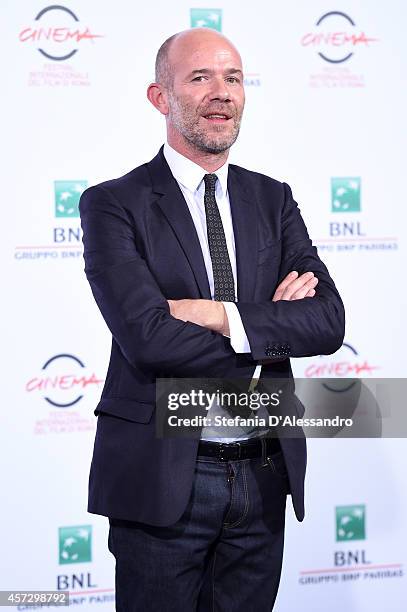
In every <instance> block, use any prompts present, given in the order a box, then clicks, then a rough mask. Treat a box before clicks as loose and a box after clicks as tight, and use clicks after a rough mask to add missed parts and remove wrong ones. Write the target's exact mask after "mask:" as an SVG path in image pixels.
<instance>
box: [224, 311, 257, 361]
mask: <svg viewBox="0 0 407 612" xmlns="http://www.w3.org/2000/svg"><path fill="white" fill-rule="evenodd" d="M222 304H223V305H224V307H225V311H226V316H227V318H228V322H229V330H230V344H231V345H232V349H233V350H234V351H235V353H251V349H250V344H249V340H248V338H247V336H246V332H245V330H244V327H243V323H242V319H241V316H240V313H239V311H238V309H237V306H236V304H234V303H233V302H222Z"/></svg>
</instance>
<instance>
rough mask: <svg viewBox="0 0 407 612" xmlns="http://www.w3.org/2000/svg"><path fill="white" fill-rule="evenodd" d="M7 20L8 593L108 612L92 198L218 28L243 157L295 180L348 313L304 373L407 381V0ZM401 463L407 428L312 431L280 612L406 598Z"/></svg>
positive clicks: (256, 3)
mask: <svg viewBox="0 0 407 612" xmlns="http://www.w3.org/2000/svg"><path fill="white" fill-rule="evenodd" d="M0 15H1V19H0V23H1V30H2V32H1V40H2V43H3V51H2V53H1V56H0V61H1V63H2V67H1V68H2V70H1V73H2V74H3V76H4V77H5V78H4V80H3V92H2V96H1V104H2V106H3V109H2V117H3V128H2V132H3V137H2V141H3V145H4V147H3V148H4V157H3V161H2V169H3V171H4V177H3V181H2V184H3V192H2V193H3V220H4V223H3V232H2V239H1V244H2V249H3V257H2V261H3V281H4V282H3V285H4V289H5V290H4V292H3V299H2V306H3V308H4V314H3V317H2V322H3V324H4V325H3V331H2V340H3V351H2V353H3V358H4V365H3V372H4V374H5V377H4V379H3V384H4V387H5V394H4V396H3V401H2V426H1V428H0V436H1V438H0V442H1V447H2V450H3V468H2V470H1V479H2V482H1V484H2V493H3V495H2V505H1V508H2V521H1V526H2V535H1V542H2V553H1V564H2V567H1V572H0V575H1V588H2V589H25V590H28V589H69V590H70V591H71V598H72V601H73V604H74V605H75V606H76V607H78V609H81V610H83V611H87V610H92V609H95V608H98V609H100V610H113V609H114V603H113V601H114V560H113V557H112V556H111V555H110V553H109V552H108V549H107V533H108V527H107V519H105V518H103V517H98V516H95V515H90V514H88V513H87V512H86V496H87V480H88V470H89V463H90V458H91V452H92V445H93V438H94V433H95V425H96V417H95V416H94V415H93V410H94V408H95V406H96V404H97V401H98V398H99V395H100V393H101V389H102V385H103V379H104V376H105V373H106V369H107V364H108V357H109V350H110V334H109V332H108V330H107V328H106V327H105V324H104V322H103V320H102V317H101V315H100V314H99V312H98V310H97V307H96V305H95V303H94V301H93V298H92V296H91V292H90V289H89V287H88V285H87V281H86V279H85V275H84V272H83V267H84V264H83V259H82V243H81V230H80V220H79V215H78V200H79V196H80V194H81V193H82V191H83V190H84V189H85V188H86V187H87V186H89V185H93V184H95V183H98V182H100V181H103V180H106V179H109V178H112V177H116V176H120V175H122V174H124V173H125V172H127V171H129V170H130V169H132V168H134V167H135V166H137V165H139V164H141V163H143V162H145V161H147V160H149V159H151V158H152V157H153V156H154V155H155V154H156V152H157V151H158V148H159V147H160V145H161V144H162V143H163V142H164V138H165V130H164V120H163V118H162V117H161V116H160V115H159V114H158V113H157V111H155V109H153V107H152V106H151V105H150V104H149V103H148V102H147V100H146V87H147V85H148V83H149V82H151V81H152V80H153V74H154V71H153V69H154V58H155V54H156V51H157V49H158V47H159V46H160V44H161V43H162V42H163V41H164V40H165V39H166V38H167V37H168V36H170V35H171V34H173V33H174V32H177V31H180V30H183V29H186V28H189V27H197V26H208V27H213V28H215V29H217V30H219V31H222V32H223V33H224V34H226V35H227V36H228V37H230V39H231V40H232V41H233V42H234V43H235V44H236V46H237V47H238V49H239V50H240V51H241V54H242V57H243V60H244V66H245V85H246V95H247V102H246V109H245V114H244V120H243V124H242V130H241V134H240V136H239V139H238V142H237V143H236V144H235V145H234V147H233V150H232V153H231V161H233V162H235V163H237V164H239V165H241V166H244V167H247V168H249V169H252V170H256V171H260V172H264V173H265V174H267V175H270V176H272V177H274V178H277V179H278V180H281V181H286V182H288V183H289V184H290V186H291V187H292V189H293V193H294V196H295V198H296V200H297V201H298V202H299V205H300V209H301V212H302V214H303V216H304V219H305V221H306V224H307V227H308V229H309V232H310V234H311V237H312V239H313V241H314V243H315V244H316V245H317V247H318V249H319V253H320V255H321V257H322V258H323V259H324V261H325V262H326V264H327V266H328V268H329V270H330V271H331V273H332V275H333V278H334V280H335V282H336V284H337V286H338V288H339V290H340V293H341V295H342V296H343V299H344V302H345V306H346V312H347V327H346V338H345V343H344V345H343V347H342V348H341V349H340V350H339V351H338V352H337V353H336V354H335V355H332V356H329V357H324V356H321V357H318V356H317V357H313V358H310V359H303V360H293V366H294V371H295V374H296V375H297V376H298V377H306V378H317V379H318V378H321V377H322V376H332V377H338V378H340V377H342V378H343V377H349V376H358V377H359V376H360V377H362V376H363V377H365V378H369V377H371V378H375V377H380V378H397V377H399V378H401V377H405V375H406V369H405V347H406V332H405V325H404V317H405V311H406V290H405V261H406V251H405V245H406V212H405V211H406V202H405V179H406V177H405V174H406V171H405V147H404V146H403V144H404V143H403V139H402V136H403V135H404V134H405V109H406V108H407V100H406V90H405V87H403V85H405V73H404V74H403V70H404V66H405V63H404V65H403V59H404V58H405V54H406V46H407V43H406V38H405V32H404V29H405V26H404V24H405V19H406V12H405V4H404V3H403V2H402V1H401V0H400V1H397V0H390V1H389V2H386V3H382V2H371V1H370V2H368V1H367V0H365V1H355V0H353V1H345V0H341V1H339V0H338V2H336V3H333V4H332V3H327V2H324V1H322V0H321V1H317V0H311V1H309V2H300V1H294V0H286V1H285V2H277V1H263V0H253V1H252V2H250V3H244V2H241V3H236V2H232V1H223V2H221V1H219V2H214V3H210V4H209V5H208V6H206V5H205V3H201V2H197V3H193V2H192V1H191V2H185V1H182V0H178V1H177V2H176V3H168V2H163V1H161V0H160V1H158V0H155V1H154V2H150V3H147V4H140V3H137V2H132V1H130V0H118V1H116V2H114V3H111V2H101V1H99V2H98V1H96V0H92V1H91V0H88V1H84V0H83V1H79V0H67V1H66V2H65V0H63V4H62V5H51V4H47V2H46V1H45V2H43V1H40V0H26V1H25V2H24V3H21V2H18V3H8V4H3V5H2V7H1V9H0ZM403 77H404V80H403ZM406 467H407V462H406V454H405V441H404V440H401V439H388V440H385V439H371V440H365V439H353V440H345V439H336V440H315V439H314V440H309V467H308V476H307V488H306V509H307V516H306V519H305V522H304V523H303V524H298V523H297V522H296V520H295V518H294V515H293V512H292V509H291V504H289V507H288V516H287V534H286V549H285V560H284V568H283V575H282V582H281V589H280V592H279V595H278V600H277V604H276V610H277V612H288V611H291V610H293V609H294V608H295V607H296V606H297V605H298V602H299V601H300V602H301V607H302V609H304V610H308V611H309V612H326V611H327V610H329V611H330V612H339V611H342V610H344V609H346V610H348V611H351V612H356V611H357V612H365V611H369V612H371V611H376V610H381V609H382V607H383V605H386V608H387V610H389V611H391V612H401V611H404V610H405V609H406V606H407V590H406V578H405V564H406V562H407V550H406V542H407V527H406V518H405V517H406V513H407V493H406V481H405V471H406ZM384 602H385V604H384ZM19 609H21V610H22V609H25V607H24V606H20V608H19Z"/></svg>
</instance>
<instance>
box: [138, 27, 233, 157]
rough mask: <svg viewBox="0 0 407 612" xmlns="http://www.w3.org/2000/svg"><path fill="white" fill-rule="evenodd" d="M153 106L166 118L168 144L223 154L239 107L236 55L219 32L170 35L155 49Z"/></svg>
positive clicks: (151, 89) (190, 153)
mask: <svg viewBox="0 0 407 612" xmlns="http://www.w3.org/2000/svg"><path fill="white" fill-rule="evenodd" d="M155 78H156V82H155V83H153V84H151V85H150V86H149V89H148V98H149V100H150V102H152V104H154V106H155V107H156V108H157V109H158V110H159V111H160V112H161V113H162V114H163V115H165V116H166V121H167V136H168V142H169V144H170V145H171V146H174V148H176V149H177V150H178V151H180V152H181V153H183V154H186V155H187V156H188V157H191V156H192V157H193V155H194V153H195V154H196V155H197V156H198V157H199V156H200V155H204V156H205V155H221V154H223V155H222V156H224V155H225V154H226V155H227V151H228V150H229V148H230V147H231V146H232V144H233V143H234V142H235V140H236V138H237V136H238V133H239V128H240V120H241V117H242V113H243V107H244V88H243V68H242V61H241V58H240V55H239V53H238V52H237V50H236V49H235V47H234V46H233V45H232V43H231V42H230V41H229V40H228V39H227V38H225V37H224V36H223V35H222V34H219V33H218V32H215V31H214V30H210V29H207V28H196V29H192V30H186V31H185V32H180V33H178V34H174V36H171V38H169V39H168V40H166V41H165V42H164V44H163V45H162V46H161V47H160V49H159V51H158V54H157V58H156V76H155Z"/></svg>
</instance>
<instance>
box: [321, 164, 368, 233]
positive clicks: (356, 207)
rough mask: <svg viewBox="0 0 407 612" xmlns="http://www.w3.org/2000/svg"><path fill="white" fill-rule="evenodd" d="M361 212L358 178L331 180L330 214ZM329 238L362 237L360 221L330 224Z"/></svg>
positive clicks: (336, 178) (359, 182) (335, 178)
mask: <svg viewBox="0 0 407 612" xmlns="http://www.w3.org/2000/svg"><path fill="white" fill-rule="evenodd" d="M360 211H361V179H360V177H357V176H353V177H334V178H331V212H333V213H359V212H360ZM329 233H330V235H331V236H364V235H365V234H364V233H363V232H362V228H361V222H360V221H346V222H342V223H340V222H336V221H335V222H331V223H330V224H329Z"/></svg>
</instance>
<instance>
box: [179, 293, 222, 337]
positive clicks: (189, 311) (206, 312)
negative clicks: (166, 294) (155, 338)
mask: <svg viewBox="0 0 407 612" xmlns="http://www.w3.org/2000/svg"><path fill="white" fill-rule="evenodd" d="M167 301H168V304H169V307H170V313H171V315H172V316H173V317H175V318H176V319H180V320H181V321H189V322H190V323H196V325H200V326H201V327H206V329H211V330H212V331H215V332H218V333H219V334H223V335H225V336H228V335H229V333H230V332H229V323H228V318H227V316H226V310H225V307H224V306H223V304H222V302H214V301H212V300H199V299H198V300H167Z"/></svg>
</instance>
